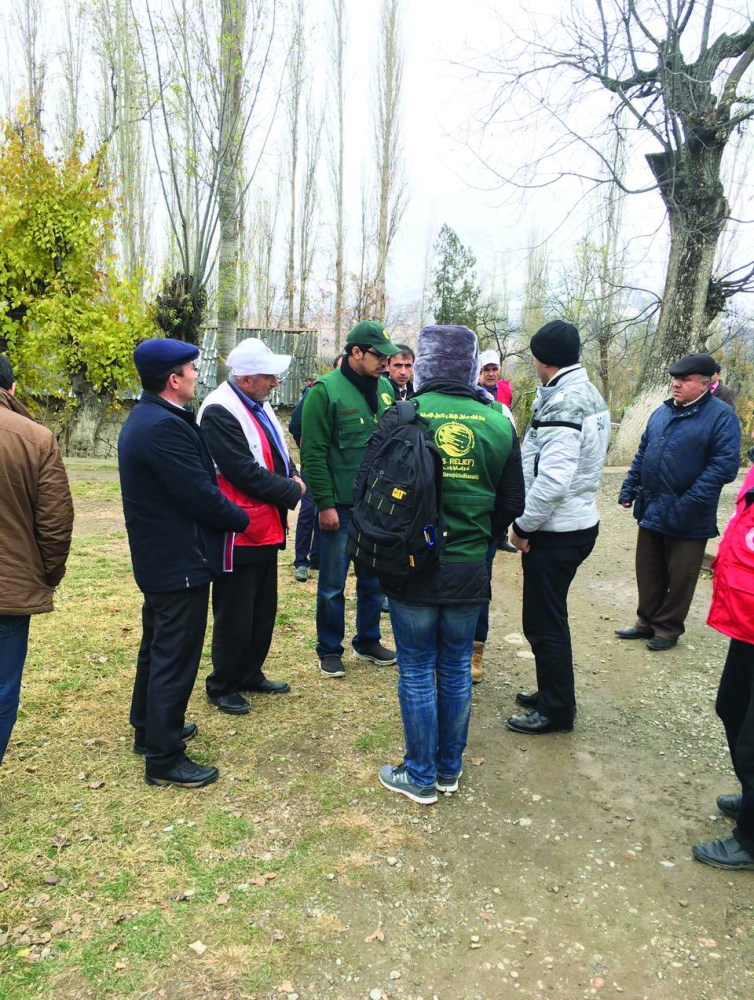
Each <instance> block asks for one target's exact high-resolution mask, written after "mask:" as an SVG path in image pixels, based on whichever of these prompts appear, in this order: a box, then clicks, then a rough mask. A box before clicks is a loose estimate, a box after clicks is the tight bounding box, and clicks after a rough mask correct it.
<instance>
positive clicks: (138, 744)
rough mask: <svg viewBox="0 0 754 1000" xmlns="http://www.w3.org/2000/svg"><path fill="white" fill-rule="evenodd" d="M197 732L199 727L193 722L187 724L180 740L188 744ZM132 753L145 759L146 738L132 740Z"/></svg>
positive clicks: (137, 737)
mask: <svg viewBox="0 0 754 1000" xmlns="http://www.w3.org/2000/svg"><path fill="white" fill-rule="evenodd" d="M198 732H199V727H198V726H197V725H196V723H194V722H189V723H187V724H186V725H185V726H184V727H183V732H182V733H181V739H182V740H183V742H184V743H188V741H189V740H193V738H194V737H195V736H196V734H197V733H198ZM134 753H137V754H138V755H139V756H140V757H146V755H147V741H146V736H144V737H143V738H141V739H140V738H139V736H136V738H135V739H134Z"/></svg>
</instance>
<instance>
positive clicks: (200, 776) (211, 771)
mask: <svg viewBox="0 0 754 1000" xmlns="http://www.w3.org/2000/svg"><path fill="white" fill-rule="evenodd" d="M219 774H220V772H219V771H218V770H217V768H216V767H210V766H209V765H207V764H196V763H194V761H193V760H189V758H188V757H184V759H183V760H182V761H181V762H180V764H176V766H175V767H174V768H172V769H171V770H170V771H163V773H162V774H149V773H147V774H145V775H144V780H145V781H146V783H147V784H148V785H175V786H176V787H177V788H204V786H205V785H211V784H212V782H213V781H217V778H218V775H219Z"/></svg>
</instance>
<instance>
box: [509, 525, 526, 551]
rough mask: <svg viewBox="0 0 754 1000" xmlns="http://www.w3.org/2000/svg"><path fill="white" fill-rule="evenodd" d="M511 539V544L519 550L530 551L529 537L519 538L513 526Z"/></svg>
mask: <svg viewBox="0 0 754 1000" xmlns="http://www.w3.org/2000/svg"><path fill="white" fill-rule="evenodd" d="M510 541H511V545H515V546H516V548H517V549H518V550H519V552H528V551H529V539H528V538H519V537H518V535H517V534H516V532H515V531H514V530H513V528H511V533H510Z"/></svg>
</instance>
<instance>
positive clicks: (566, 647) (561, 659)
mask: <svg viewBox="0 0 754 1000" xmlns="http://www.w3.org/2000/svg"><path fill="white" fill-rule="evenodd" d="M594 542H595V539H594V538H591V539H589V540H588V541H584V542H580V543H578V544H574V545H568V546H564V547H554V546H553V547H549V546H542V547H540V546H536V547H534V546H532V548H530V549H529V551H528V552H524V553H523V554H522V558H521V565H522V566H523V570H524V593H523V602H524V604H523V627H524V635H525V636H526V639H527V641H528V642H529V645H530V646H531V648H532V652H533V653H534V659H535V662H536V669H537V688H538V690H539V705H538V706H537V707H538V710H539V712H541V714H542V715H544V716H546V717H547V718H548V719H552V720H553V721H554V722H558V723H561V722H562V723H564V724H568V723H570V722H572V721H573V714H574V713H573V710H574V707H575V705H576V692H575V684H574V678H573V654H572V652H571V630H570V628H569V627H568V588H569V587H570V586H571V582H572V581H573V578H574V577H575V576H576V570H577V569H578V568H579V566H580V565H581V564H582V563H583V561H584V560H585V559H586V558H587V556H588V555H589V553H590V552H591V551H592V549H593V548H594Z"/></svg>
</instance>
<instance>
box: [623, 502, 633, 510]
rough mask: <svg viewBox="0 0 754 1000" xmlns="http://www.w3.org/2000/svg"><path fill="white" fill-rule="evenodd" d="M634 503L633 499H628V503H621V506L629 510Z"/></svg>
mask: <svg viewBox="0 0 754 1000" xmlns="http://www.w3.org/2000/svg"><path fill="white" fill-rule="evenodd" d="M633 505H634V502H633V500H629V501H628V503H621V507H625V508H626V510H630V509H631V508H632V507H633Z"/></svg>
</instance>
